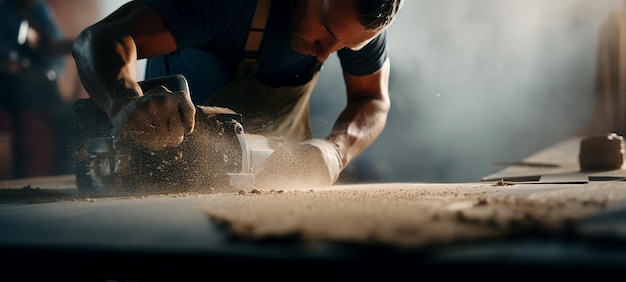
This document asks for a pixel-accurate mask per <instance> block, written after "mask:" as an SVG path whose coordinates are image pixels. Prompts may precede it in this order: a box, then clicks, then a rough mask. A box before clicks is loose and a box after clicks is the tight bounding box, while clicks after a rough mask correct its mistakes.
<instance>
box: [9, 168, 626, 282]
mask: <svg viewBox="0 0 626 282" xmlns="http://www.w3.org/2000/svg"><path fill="white" fill-rule="evenodd" d="M72 180H73V179H72V176H62V177H52V178H41V179H24V180H16V181H3V182H0V193H1V195H3V196H2V197H3V200H2V202H1V203H0V251H1V252H2V253H3V254H5V255H6V256H7V257H11V258H12V260H11V263H13V265H14V266H16V267H15V268H11V267H8V268H7V269H11V270H15V269H19V268H18V267H19V266H25V265H30V266H37V269H41V270H46V271H45V272H39V273H48V274H50V273H52V274H57V275H58V274H59V272H58V271H55V270H57V269H61V268H67V267H68V265H74V266H75V268H76V269H78V268H80V269H83V270H84V271H89V272H91V273H94V274H102V275H106V276H102V277H103V278H107V279H110V278H111V277H117V278H126V279H130V278H133V279H134V278H136V277H137V276H133V275H140V276H143V275H148V276H150V278H153V276H160V275H163V274H162V273H161V272H155V271H154V270H155V269H162V270H164V269H168V270H169V271H170V273H177V275H178V274H179V273H180V272H181V271H182V270H184V271H183V274H194V275H202V274H203V273H204V271H205V270H204V269H206V268H207V267H209V266H212V267H211V268H212V269H215V270H214V271H217V269H221V268H224V269H226V267H228V266H232V265H237V266H240V267H242V268H243V269H244V270H245V269H251V268H253V267H254V268H255V269H256V270H258V267H260V266H262V268H263V269H266V270H269V269H275V266H276V265H277V264H276V263H277V262H278V263H280V264H278V265H282V266H283V267H288V268H290V269H299V270H302V271H305V270H306V269H309V268H310V267H314V266H312V265H311V264H310V263H311V260H314V261H315V262H320V261H321V262H326V263H327V264H324V265H326V266H329V265H330V266H331V268H334V267H336V268H339V269H341V270H343V271H345V273H344V275H346V277H353V278H354V277H355V275H359V276H358V277H368V276H369V275H370V274H371V272H372V271H376V273H377V274H382V275H383V276H385V277H387V276H390V275H396V277H397V275H407V274H409V273H410V272H411V271H416V270H415V267H417V266H418V265H426V266H425V268H420V270H419V272H420V273H427V271H431V272H434V271H435V270H436V269H437V268H432V267H433V266H441V264H440V263H441V262H443V267H446V268H448V267H450V263H453V264H455V265H458V264H461V265H464V266H467V265H469V267H470V268H471V269H474V270H475V271H476V272H480V271H481V270H485V269H491V268H492V267H494V266H497V267H498V269H500V270H502V271H505V270H506V266H508V267H510V266H511V265H517V264H519V263H522V264H523V265H525V264H528V262H529V261H531V262H532V266H537V265H540V266H542V269H545V267H544V266H545V265H554V264H556V266H557V267H556V268H555V269H557V270H558V269H560V268H561V267H563V266H566V267H573V266H577V268H576V269H581V268H578V265H579V264H581V263H583V265H584V266H587V267H588V265H590V264H591V265H596V266H598V265H600V270H602V271H605V270H606V269H605V268H606V266H607V265H608V266H612V267H613V268H611V269H610V270H613V271H615V270H620V269H625V268H624V267H626V249H625V248H624V246H623V245H624V244H623V242H626V235H624V234H626V232H624V230H626V212H625V211H626V208H624V206H623V203H624V201H625V200H626V189H625V188H624V182H622V181H590V182H588V183H584V184H549V183H547V184H515V183H509V182H504V181H496V182H478V183H457V184H437V183H380V184H350V185H335V186H330V187H325V188H315V189H307V188H301V189H283V190H255V189H245V190H238V191H228V192H221V191H213V192H211V193H198V192H189V193H176V194H141V195H140V194H137V195H131V194H127V195H87V194H83V193H80V192H78V191H77V190H76V189H74V187H73V184H72ZM525 238H526V239H528V240H531V242H533V240H540V242H539V243H530V244H527V243H525V242H527V241H526V239H525ZM541 240H543V241H541ZM520 242H521V243H520ZM563 244H565V245H563ZM581 244H582V247H581ZM607 244H609V246H608V247H607ZM372 250H375V251H372ZM381 250H382V251H381ZM607 250H609V251H607ZM503 258H505V259H503ZM103 260H106V261H107V267H106V269H103V268H102V267H101V266H102V263H101V261H103ZM303 260H304V261H303ZM328 262H329V263H328ZM339 262H343V263H339ZM5 264H6V263H5ZM433 264H434V265H433ZM503 264H504V265H503ZM383 266H384V267H383ZM336 268H335V270H337V269H336ZM315 269H318V268H315ZM450 269H454V268H450ZM440 270H441V269H440ZM592 270H594V271H596V270H597V269H596V268H593V269H592ZM354 271H358V273H355V272H354ZM390 271H391V273H390ZM489 271H492V272H493V270H489ZM271 272H272V274H270V275H268V276H265V277H268V278H271V277H274V274H273V273H275V272H273V271H271ZM21 273H23V272H20V274H21ZM72 273H74V272H72ZM111 273H113V274H115V275H113V276H110V275H111ZM228 273H229V274H230V275H232V274H233V273H232V272H228ZM245 273H246V272H245V271H244V272H242V274H245ZM437 273H439V272H437ZM464 273H470V272H468V270H467V269H464ZM535 273H536V272H535ZM64 274H65V275H67V274H68V273H64ZM70 274H71V273H70ZM322 274H323V273H321V272H320V273H319V275H322ZM116 275H122V276H116ZM125 275H130V276H125ZM258 275H259V272H256V271H253V272H250V276H252V277H259V276H258ZM440 275H441V273H440ZM559 275H562V274H560V273H559ZM96 277H99V276H96ZM46 278H49V277H46ZM53 278H58V277H57V276H53ZM83 278H84V277H83ZM118 280H120V279H118ZM122 280H123V279H122ZM100 281H104V280H100Z"/></svg>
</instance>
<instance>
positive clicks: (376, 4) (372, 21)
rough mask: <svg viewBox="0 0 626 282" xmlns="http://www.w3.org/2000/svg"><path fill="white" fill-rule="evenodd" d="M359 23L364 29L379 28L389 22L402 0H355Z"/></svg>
mask: <svg viewBox="0 0 626 282" xmlns="http://www.w3.org/2000/svg"><path fill="white" fill-rule="evenodd" d="M356 2H357V11H358V12H359V16H358V17H359V18H358V20H359V23H361V24H362V25H363V26H364V27H365V30H379V29H381V28H384V27H386V26H388V25H389V24H391V22H392V21H393V20H394V18H395V16H396V14H397V13H398V11H399V10H400V8H401V7H402V4H403V3H404V0H357V1H356Z"/></svg>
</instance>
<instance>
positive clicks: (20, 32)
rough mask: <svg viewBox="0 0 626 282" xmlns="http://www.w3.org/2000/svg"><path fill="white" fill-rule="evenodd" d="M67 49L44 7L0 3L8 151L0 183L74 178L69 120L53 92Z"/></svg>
mask: <svg viewBox="0 0 626 282" xmlns="http://www.w3.org/2000/svg"><path fill="white" fill-rule="evenodd" d="M71 44H72V40H71V39H68V38H67V37H65V36H64V35H63V34H62V32H61V30H60V29H59V27H58V25H57V23H56V19H55V15H54V14H53V11H52V8H51V7H50V6H49V3H48V2H45V1H42V0H0V131H2V132H4V134H3V135H2V136H4V139H2V140H4V141H1V140H0V142H4V148H5V149H4V150H5V151H7V149H6V148H7V142H10V146H9V148H10V150H9V151H10V152H11V154H10V155H6V153H5V152H0V153H2V156H1V157H0V158H1V159H2V162H3V163H4V166H5V167H6V166H7V164H8V168H5V170H7V171H4V172H3V173H4V175H2V176H0V179H2V178H9V179H11V178H24V177H34V176H46V175H58V174H67V173H73V164H72V157H71V156H72V154H73V150H74V149H73V133H72V131H73V126H74V121H73V118H74V116H73V111H72V109H71V101H64V100H63V99H62V98H61V96H60V93H59V88H58V80H59V77H60V75H61V74H62V73H63V71H64V70H65V67H66V65H67V64H66V62H65V58H64V56H65V55H68V54H69V53H70V51H71ZM7 140H10V141H7ZM0 145H1V144H0ZM0 168H2V167H1V166H0Z"/></svg>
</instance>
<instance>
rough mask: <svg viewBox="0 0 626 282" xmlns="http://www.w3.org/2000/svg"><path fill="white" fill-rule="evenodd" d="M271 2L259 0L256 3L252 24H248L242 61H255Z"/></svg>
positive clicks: (269, 0)
mask: <svg viewBox="0 0 626 282" xmlns="http://www.w3.org/2000/svg"><path fill="white" fill-rule="evenodd" d="M271 3H272V1H271V0H259V2H258V4H257V7H256V10H255V12H254V16H253V17H252V24H250V31H249V32H248V38H247V39H246V47H245V49H244V50H245V52H244V61H256V59H257V58H258V51H259V47H260V46H261V40H262V39H263V31H264V30H265V24H266V23H267V16H268V14H269V11H270V5H271Z"/></svg>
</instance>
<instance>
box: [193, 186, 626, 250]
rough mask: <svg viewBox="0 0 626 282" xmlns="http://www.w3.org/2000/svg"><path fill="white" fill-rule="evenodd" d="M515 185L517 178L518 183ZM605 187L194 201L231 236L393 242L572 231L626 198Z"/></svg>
mask: <svg viewBox="0 0 626 282" xmlns="http://www.w3.org/2000/svg"><path fill="white" fill-rule="evenodd" d="M517 186H521V185H517ZM614 188H615V187H613V189H611V187H607V186H602V185H595V186H591V187H589V186H575V187H568V188H567V189H555V190H554V191H548V192H545V191H543V192H537V193H524V194H508V193H507V190H506V189H511V188H508V187H498V188H494V187H493V186H492V185H490V184H487V183H477V184H463V185H461V184H386V185H383V184H381V185H377V184H369V185H346V186H341V185H340V186H335V187H330V188H327V189H315V190H310V189H293V190H289V189H285V190H280V192H278V191H271V190H270V191H261V190H258V191H256V192H253V191H249V192H247V191H243V192H242V191H240V192H239V193H232V194H220V195H207V196H204V197H203V198H202V203H201V207H202V208H203V209H204V210H205V211H206V212H207V214H208V215H209V216H210V217H211V218H212V219H213V220H214V221H215V222H218V223H219V224H220V226H222V227H223V228H224V229H225V230H227V232H228V233H229V234H230V235H231V236H232V238H233V239H237V240H261V241H262V240H277V239H278V240H296V241H301V242H305V243H320V242H322V243H323V242H343V243H353V244H368V245H372V244H375V245H377V244H380V245H385V246H398V247H412V248H419V247H426V246H437V245H443V244H449V243H461V242H467V241H476V240H486V239H494V238H512V237H513V238H515V237H520V236H531V235H532V236H572V234H575V233H576V226H577V225H576V223H577V222H578V220H581V219H583V218H586V217H589V216H592V215H595V214H598V213H600V212H602V211H604V210H606V209H607V208H608V207H609V206H610V205H611V204H612V203H615V202H619V201H623V200H626V192H619V193H616V192H615V191H614V190H615V189H614Z"/></svg>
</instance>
